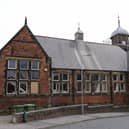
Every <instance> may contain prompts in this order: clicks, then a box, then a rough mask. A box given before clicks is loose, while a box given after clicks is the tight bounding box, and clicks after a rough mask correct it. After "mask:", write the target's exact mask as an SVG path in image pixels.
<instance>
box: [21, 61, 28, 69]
mask: <svg viewBox="0 0 129 129" xmlns="http://www.w3.org/2000/svg"><path fill="white" fill-rule="evenodd" d="M22 61H25V62H27V68H22V67H21V62H22ZM28 69H29V60H19V70H28Z"/></svg>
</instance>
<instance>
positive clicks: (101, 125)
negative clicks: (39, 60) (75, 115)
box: [50, 116, 129, 129]
mask: <svg viewBox="0 0 129 129" xmlns="http://www.w3.org/2000/svg"><path fill="white" fill-rule="evenodd" d="M50 129H129V116H126V117H119V118H104V119H96V120H91V121H83V122H78V123H74V124H68V125H63V126H57V127H53V128H50Z"/></svg>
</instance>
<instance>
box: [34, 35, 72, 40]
mask: <svg viewBox="0 0 129 129" xmlns="http://www.w3.org/2000/svg"><path fill="white" fill-rule="evenodd" d="M34 36H36V37H44V38H52V39H60V40H69V41H74V40H73V39H65V38H58V37H51V36H41V35H34Z"/></svg>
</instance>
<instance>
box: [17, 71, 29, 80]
mask: <svg viewBox="0 0 129 129" xmlns="http://www.w3.org/2000/svg"><path fill="white" fill-rule="evenodd" d="M19 79H20V80H27V79H28V71H20V72H19Z"/></svg>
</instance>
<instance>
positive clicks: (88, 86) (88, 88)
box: [84, 73, 91, 93]
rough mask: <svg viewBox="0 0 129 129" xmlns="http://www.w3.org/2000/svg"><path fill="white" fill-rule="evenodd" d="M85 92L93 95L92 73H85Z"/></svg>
mask: <svg viewBox="0 0 129 129" xmlns="http://www.w3.org/2000/svg"><path fill="white" fill-rule="evenodd" d="M84 92H85V93H91V74H90V73H85V85H84Z"/></svg>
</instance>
